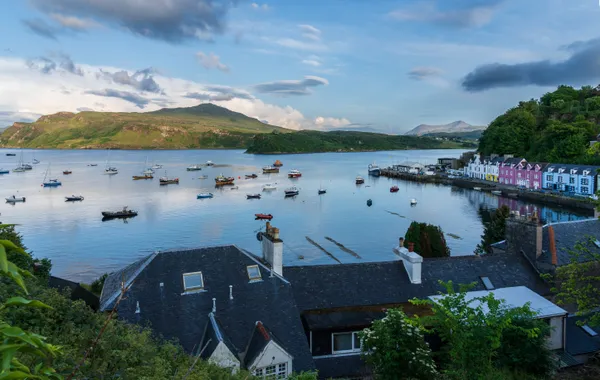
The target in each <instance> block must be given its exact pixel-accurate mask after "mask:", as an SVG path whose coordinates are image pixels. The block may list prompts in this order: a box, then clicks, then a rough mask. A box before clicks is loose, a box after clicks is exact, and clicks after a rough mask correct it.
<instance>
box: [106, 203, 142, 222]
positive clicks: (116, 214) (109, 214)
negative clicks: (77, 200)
mask: <svg viewBox="0 0 600 380" xmlns="http://www.w3.org/2000/svg"><path fill="white" fill-rule="evenodd" d="M137 214H138V213H137V211H133V210H128V209H127V206H124V207H123V209H122V210H119V211H102V216H103V219H114V218H131V217H134V216H137Z"/></svg>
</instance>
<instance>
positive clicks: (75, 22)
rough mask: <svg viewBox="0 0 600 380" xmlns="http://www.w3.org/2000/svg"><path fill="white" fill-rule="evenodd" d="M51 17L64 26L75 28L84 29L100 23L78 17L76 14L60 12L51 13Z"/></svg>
mask: <svg viewBox="0 0 600 380" xmlns="http://www.w3.org/2000/svg"><path fill="white" fill-rule="evenodd" d="M50 17H51V18H52V19H53V20H54V21H56V22H57V23H59V24H60V25H62V26H63V27H65V28H68V29H73V30H79V31H83V30H87V29H89V28H92V27H94V26H97V25H98V24H97V23H96V22H95V21H93V20H89V19H83V18H78V17H74V16H64V15H62V14H60V13H51V14H50Z"/></svg>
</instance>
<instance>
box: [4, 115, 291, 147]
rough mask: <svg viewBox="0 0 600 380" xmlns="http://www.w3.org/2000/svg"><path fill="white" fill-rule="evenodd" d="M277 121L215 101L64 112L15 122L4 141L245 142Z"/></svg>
mask: <svg viewBox="0 0 600 380" xmlns="http://www.w3.org/2000/svg"><path fill="white" fill-rule="evenodd" d="M273 131H278V132H282V133H286V132H291V131H290V130H287V129H284V128H280V127H275V126H272V125H268V124H265V123H262V122H260V121H259V120H257V119H253V118H250V117H248V116H246V115H244V114H241V113H238V112H233V111H230V110H228V109H227V108H223V107H219V106H216V105H214V104H200V105H198V106H194V107H187V108H163V109H161V110H158V111H153V112H145V113H138V112H93V111H92V112H87V111H86V112H80V113H77V114H75V113H71V112H59V113H56V114H53V115H46V116H42V117H40V118H39V119H38V120H37V121H35V122H33V123H20V122H18V123H14V124H13V125H12V126H11V127H9V128H7V129H6V130H5V131H4V132H3V133H2V134H1V135H0V146H5V147H24V148H62V149H77V148H80V149H86V148H88V149H96V148H114V149H191V148H245V147H247V146H248V145H249V142H250V140H251V139H252V137H253V136H254V135H255V134H257V133H270V132H273Z"/></svg>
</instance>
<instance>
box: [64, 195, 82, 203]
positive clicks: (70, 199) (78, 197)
mask: <svg viewBox="0 0 600 380" xmlns="http://www.w3.org/2000/svg"><path fill="white" fill-rule="evenodd" d="M82 200H83V196H82V195H71V196H70V197H65V202H81V201H82Z"/></svg>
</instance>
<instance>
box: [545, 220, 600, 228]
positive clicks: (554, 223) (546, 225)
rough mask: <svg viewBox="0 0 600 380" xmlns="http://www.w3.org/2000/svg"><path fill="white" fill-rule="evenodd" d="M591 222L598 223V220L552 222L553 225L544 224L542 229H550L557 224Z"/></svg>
mask: <svg viewBox="0 0 600 380" xmlns="http://www.w3.org/2000/svg"><path fill="white" fill-rule="evenodd" d="M593 221H600V219H598V218H589V219H579V220H567V221H564V222H553V223H546V224H544V225H543V226H542V228H544V227H550V226H556V225H559V224H573V223H583V222H593Z"/></svg>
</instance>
